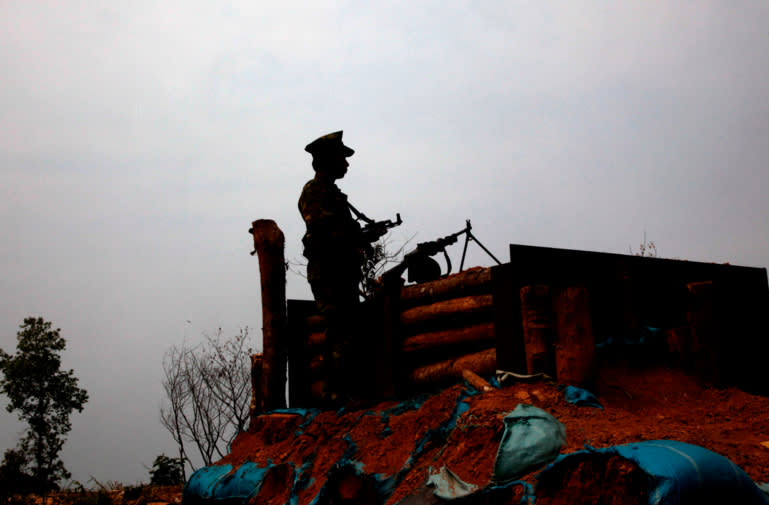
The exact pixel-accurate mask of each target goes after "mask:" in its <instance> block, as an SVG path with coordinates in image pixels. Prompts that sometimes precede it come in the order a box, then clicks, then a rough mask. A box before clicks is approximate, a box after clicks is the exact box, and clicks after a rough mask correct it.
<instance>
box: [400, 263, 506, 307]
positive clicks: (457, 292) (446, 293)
mask: <svg viewBox="0 0 769 505" xmlns="http://www.w3.org/2000/svg"><path fill="white" fill-rule="evenodd" d="M490 284H491V269H490V268H482V267H474V268H470V269H468V270H465V271H464V272H460V273H457V274H453V275H449V276H448V277H446V278H445V279H438V280H437V281H431V282H423V283H421V284H412V285H410V286H406V287H404V288H403V289H402V290H401V296H400V300H401V303H402V304H403V306H414V305H424V304H426V303H431V302H434V301H438V300H446V299H448V298H457V297H460V296H467V295H470V294H477V293H482V292H490V291H491V285H490Z"/></svg>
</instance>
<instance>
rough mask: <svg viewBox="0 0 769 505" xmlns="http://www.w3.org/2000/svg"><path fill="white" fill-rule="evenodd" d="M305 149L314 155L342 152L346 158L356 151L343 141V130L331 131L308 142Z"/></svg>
mask: <svg viewBox="0 0 769 505" xmlns="http://www.w3.org/2000/svg"><path fill="white" fill-rule="evenodd" d="M304 150H305V151H307V152H308V153H310V154H312V155H313V156H318V155H324V154H332V153H333V154H337V153H341V154H343V155H344V157H345V158H346V157H348V156H352V155H353V154H354V153H355V151H353V150H352V149H350V148H349V147H347V146H346V145H344V144H343V143H342V131H341V130H339V131H338V132H334V133H329V134H328V135H323V136H322V137H319V138H317V139H315V140H313V141H312V142H310V143H309V144H307V146H306V147H305V148H304Z"/></svg>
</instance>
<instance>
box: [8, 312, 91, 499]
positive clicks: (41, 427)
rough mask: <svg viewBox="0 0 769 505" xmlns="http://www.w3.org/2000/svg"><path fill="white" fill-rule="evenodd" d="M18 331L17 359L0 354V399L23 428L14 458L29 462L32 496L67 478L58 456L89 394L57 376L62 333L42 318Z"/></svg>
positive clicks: (70, 376) (71, 378)
mask: <svg viewBox="0 0 769 505" xmlns="http://www.w3.org/2000/svg"><path fill="white" fill-rule="evenodd" d="M20 328H21V329H20V330H19V331H18V332H17V334H16V339H17V344H16V354H14V355H10V354H8V353H6V352H5V351H4V350H2V349H0V372H2V378H0V393H3V394H5V395H6V396H7V397H8V399H9V403H8V405H7V407H6V408H7V410H8V412H14V411H16V413H17V415H18V417H19V419H20V420H21V421H24V422H26V423H27V428H26V430H25V435H24V437H23V438H22V440H21V441H20V446H19V451H18V452H19V453H21V454H23V455H24V458H25V460H27V461H29V465H30V470H31V475H32V478H33V480H34V486H35V491H36V492H39V493H45V492H48V491H50V490H54V489H58V484H57V483H58V481H60V480H61V479H67V478H69V477H70V473H69V472H68V471H67V470H66V468H64V463H63V462H62V461H61V460H60V459H59V452H60V451H61V449H62V447H63V445H64V442H65V441H66V434H67V433H69V431H70V430H71V429H72V424H71V423H70V420H69V417H70V414H71V413H72V411H73V410H77V411H78V412H81V411H82V410H83V405H84V404H85V403H86V402H87V401H88V393H87V392H86V391H85V390H84V389H81V388H79V387H78V386H77V383H78V380H77V378H76V377H75V375H74V372H73V371H72V370H69V371H63V370H61V356H60V354H61V352H62V351H63V350H64V348H65V347H66V341H65V340H64V338H62V337H61V335H60V334H59V332H60V331H61V330H60V329H58V328H57V329H55V330H54V329H51V323H50V322H47V321H45V320H43V318H41V317H38V318H34V317H28V318H25V319H24V324H22V325H21V326H20ZM7 455H8V454H7V453H6V456H7Z"/></svg>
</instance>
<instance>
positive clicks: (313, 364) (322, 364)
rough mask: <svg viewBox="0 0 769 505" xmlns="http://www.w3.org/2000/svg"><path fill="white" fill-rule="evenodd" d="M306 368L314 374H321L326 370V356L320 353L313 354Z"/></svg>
mask: <svg viewBox="0 0 769 505" xmlns="http://www.w3.org/2000/svg"><path fill="white" fill-rule="evenodd" d="M307 369H308V370H309V372H310V373H311V374H312V375H314V376H318V375H323V373H324V372H325V371H326V358H325V357H324V356H323V355H322V354H319V355H317V356H313V357H312V358H311V359H310V364H309V365H308V367H307Z"/></svg>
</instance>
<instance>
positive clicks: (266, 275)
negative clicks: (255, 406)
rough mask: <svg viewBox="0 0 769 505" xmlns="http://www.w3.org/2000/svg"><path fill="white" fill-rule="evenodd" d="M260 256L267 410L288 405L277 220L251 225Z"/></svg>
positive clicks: (282, 243)
mask: <svg viewBox="0 0 769 505" xmlns="http://www.w3.org/2000/svg"><path fill="white" fill-rule="evenodd" d="M251 234H252V235H253V236H254V249H255V252H256V253H257V254H258V256H259V274H260V279H261V288H262V347H263V350H264V358H263V364H262V380H261V384H260V386H261V390H262V401H263V403H264V404H263V410H273V409H279V408H283V407H285V406H286V269H285V261H284V254H283V249H284V246H285V238H284V237H283V232H282V231H280V228H278V225H277V224H275V221H272V220H270V219H259V220H257V221H254V222H253V223H252V226H251Z"/></svg>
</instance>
